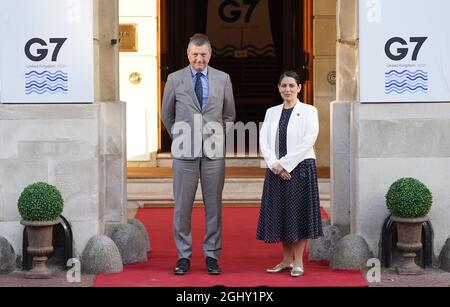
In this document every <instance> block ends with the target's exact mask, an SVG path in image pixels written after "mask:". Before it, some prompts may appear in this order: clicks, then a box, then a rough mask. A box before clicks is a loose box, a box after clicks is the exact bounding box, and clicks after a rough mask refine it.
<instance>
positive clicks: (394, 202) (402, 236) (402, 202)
mask: <svg viewBox="0 0 450 307" xmlns="http://www.w3.org/2000/svg"><path fill="white" fill-rule="evenodd" d="M432 202H433V200H432V195H431V192H430V190H429V189H428V188H427V187H426V186H425V185H424V184H423V183H422V182H420V181H419V180H417V179H414V178H401V179H399V180H397V181H395V182H394V183H393V184H392V185H391V186H390V188H389V191H388V193H387V194H386V205H387V207H388V209H389V211H390V212H391V214H392V219H393V220H394V221H395V222H396V225H397V238H398V240H397V247H398V249H399V250H400V251H401V252H402V255H403V257H404V261H403V263H402V265H401V266H400V267H398V268H397V273H398V274H400V275H418V274H422V273H423V269H422V268H421V267H420V266H418V265H417V264H416V263H415V261H414V259H415V258H416V253H417V252H418V251H420V249H421V248H422V225H423V223H425V222H426V221H428V217H427V213H428V212H429V211H430V209H431V204H432Z"/></svg>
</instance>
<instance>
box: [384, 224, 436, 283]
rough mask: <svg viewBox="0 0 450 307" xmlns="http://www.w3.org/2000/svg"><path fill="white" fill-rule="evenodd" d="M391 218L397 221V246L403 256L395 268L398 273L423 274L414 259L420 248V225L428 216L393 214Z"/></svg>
mask: <svg viewBox="0 0 450 307" xmlns="http://www.w3.org/2000/svg"><path fill="white" fill-rule="evenodd" d="M392 219H393V220H394V221H395V222H396V223H397V237H398V241H397V247H398V249H399V250H400V251H402V255H403V258H404V261H403V264H402V265H401V266H400V267H398V268H397V272H398V274H400V275H419V274H423V269H422V268H421V267H420V266H418V265H417V264H416V263H415V262H414V259H415V258H416V255H417V252H418V251H420V249H421V248H422V225H423V223H425V222H426V221H428V217H427V216H425V217H420V218H401V217H396V216H393V217H392Z"/></svg>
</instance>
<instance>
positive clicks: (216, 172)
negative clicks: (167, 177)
mask: <svg viewBox="0 0 450 307" xmlns="http://www.w3.org/2000/svg"><path fill="white" fill-rule="evenodd" d="M173 178H174V181H173V191H174V198H175V214H174V221H173V232H174V239H175V245H176V248H177V252H178V257H179V258H188V259H189V258H190V257H191V255H192V232H191V220H192V218H191V217H192V206H193V203H194V199H195V193H196V191H197V186H198V180H199V178H200V183H201V187H202V195H203V203H204V206H205V228H206V232H205V238H204V241H203V253H204V255H205V257H212V258H215V259H218V258H219V257H220V253H221V250H222V191H223V185H224V181H225V159H217V160H211V159H209V158H207V157H201V158H196V159H194V160H181V159H173Z"/></svg>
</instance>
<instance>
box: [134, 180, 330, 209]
mask: <svg viewBox="0 0 450 307" xmlns="http://www.w3.org/2000/svg"><path fill="white" fill-rule="evenodd" d="M172 181H173V180H172V178H153V179H128V181H127V192H128V193H127V199H128V201H129V202H138V203H139V204H143V203H154V204H157V203H161V204H162V203H164V204H167V203H173V201H174V200H173V183H172ZM263 184H264V178H225V185H224V189H223V197H222V199H223V202H224V203H254V202H260V201H261V195H262V190H263ZM319 192H320V200H321V202H323V204H324V205H325V206H326V204H328V206H329V202H330V182H329V179H319ZM195 201H196V202H201V201H202V188H201V184H200V182H199V185H198V188H197V193H196V195H195Z"/></svg>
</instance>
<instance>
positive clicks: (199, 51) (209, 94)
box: [162, 34, 235, 275]
mask: <svg viewBox="0 0 450 307" xmlns="http://www.w3.org/2000/svg"><path fill="white" fill-rule="evenodd" d="M187 56H188V58H189V62H190V65H189V66H188V67H185V68H183V69H181V70H178V71H176V72H174V73H172V74H170V75H169V77H168V79H167V83H166V86H165V89H164V97H163V104H162V121H163V123H164V126H165V127H166V129H167V131H168V132H169V134H170V136H171V138H172V149H171V151H172V157H173V178H174V181H173V191H174V198H175V212H174V225H173V233H174V239H175V244H176V248H177V252H178V261H177V263H176V266H175V269H174V273H175V274H177V275H183V274H185V273H187V272H188V271H189V269H190V258H191V255H192V234H191V216H192V206H193V203H194V199H195V193H196V191H197V186H198V179H199V178H200V182H201V187H202V195H203V202H204V206H205V219H206V223H205V224H206V234H205V238H204V241H203V252H204V255H205V257H206V259H205V260H206V268H207V272H208V274H213V275H217V274H220V273H221V269H220V267H219V264H218V259H219V256H220V253H221V249H222V190H223V185H224V181H225V130H226V126H227V123H233V121H234V118H235V106H234V97H233V89H232V85H231V80H230V77H229V75H228V74H226V73H224V72H222V71H219V70H217V69H214V68H212V67H210V66H208V63H209V60H210V58H211V43H210V42H209V40H208V38H207V37H206V36H205V35H203V34H195V35H194V36H192V37H191V39H190V41H189V45H188V49H187Z"/></svg>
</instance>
